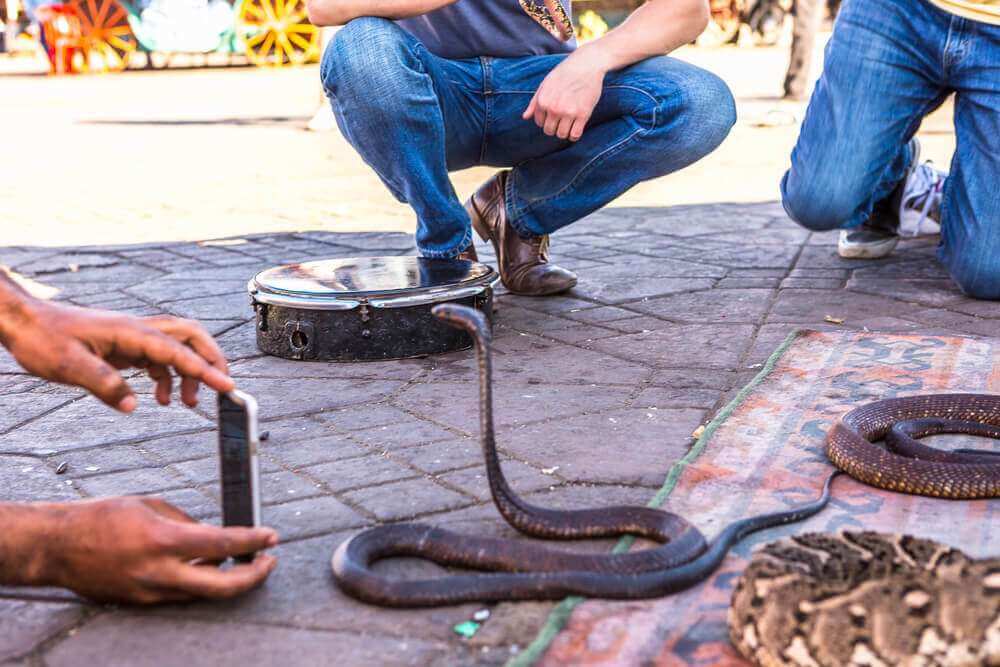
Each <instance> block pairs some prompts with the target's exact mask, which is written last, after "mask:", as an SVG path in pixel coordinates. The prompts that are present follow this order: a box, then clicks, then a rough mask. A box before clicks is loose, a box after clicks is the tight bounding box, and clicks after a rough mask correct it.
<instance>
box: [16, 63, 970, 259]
mask: <svg viewBox="0 0 1000 667" xmlns="http://www.w3.org/2000/svg"><path fill="white" fill-rule="evenodd" d="M678 57H681V58H683V59H685V60H689V61H690V62H693V63H695V64H698V65H700V66H702V67H705V68H707V69H710V70H712V71H714V72H716V73H718V74H719V75H720V76H722V77H723V78H724V79H725V80H726V81H727V82H728V83H729V84H730V86H731V87H732V89H733V91H734V94H735V95H736V97H737V100H738V106H739V115H740V120H739V122H738V124H737V126H736V127H735V128H734V129H733V132H732V134H731V135H730V136H729V138H728V139H727V141H726V142H725V143H724V144H723V145H722V146H721V147H720V148H719V149H718V150H717V151H716V152H715V153H713V154H712V155H710V156H709V157H708V158H706V159H705V160H702V161H701V162H699V163H698V164H696V165H693V166H692V167H689V168H688V169H685V170H683V171H681V172H679V173H677V174H673V175H670V176H667V177H664V178H660V179H657V180H655V181H651V182H648V183H644V184H642V185H640V186H638V187H636V188H634V189H633V190H632V191H630V192H628V193H626V194H625V195H624V196H623V197H621V198H620V199H618V200H617V201H616V202H614V204H613V206H671V205H676V204H693V203H707V202H758V201H770V200H775V199H777V198H778V182H779V179H780V177H781V174H782V173H783V172H784V170H785V169H786V168H787V163H788V155H789V152H790V151H791V148H792V146H793V144H794V141H795V137H796V134H797V122H798V120H799V119H800V118H801V115H802V113H803V110H804V105H801V104H789V103H784V102H780V101H779V100H778V99H777V95H778V94H779V93H780V84H781V80H782V77H783V74H784V67H785V65H786V62H787V51H786V49H783V48H758V49H747V48H743V49H737V48H735V47H723V48H714V49H707V48H694V47H687V48H684V49H681V50H680V51H679V52H678ZM317 77H318V75H317V68H316V67H309V68H303V69H290V70H280V71H278V70H260V69H254V68H235V69H202V70H183V71H166V72H142V71H139V72H129V73H125V74H120V75H109V76H80V77H63V78H53V77H44V76H23V75H19V76H6V77H0V88H2V91H3V92H2V93H0V95H2V97H3V100H4V103H3V106H2V108H0V136H3V150H4V155H5V159H4V161H3V166H2V167H0V201H3V216H4V224H3V228H2V230H0V244H3V245H31V246H67V245H95V244H97V245H99V244H111V243H147V242H163V241H181V240H197V239H205V238H222V237H228V236H237V235H240V234H251V233H258V232H275V231H294V230H307V229H324V230H330V231H366V230H395V231H407V232H409V231H412V230H413V216H412V213H411V212H410V210H409V209H408V207H406V206H404V205H401V204H399V203H398V202H396V201H395V200H394V199H393V198H392V197H391V196H390V195H389V194H388V192H387V191H386V190H385V188H384V187H383V186H382V184H381V183H380V182H379V180H378V178H377V177H376V176H375V175H374V173H373V172H372V171H371V170H370V169H369V168H368V167H367V166H366V165H365V164H364V163H363V162H362V161H361V160H360V158H359V157H358V156H357V155H356V154H355V153H354V151H353V149H352V148H351V147H350V146H349V145H348V144H347V143H346V142H345V141H344V140H343V139H342V138H341V137H340V135H339V133H338V132H336V131H334V132H328V133H321V134H317V133H312V132H308V131H306V130H304V126H305V124H306V122H307V121H308V119H309V118H310V117H311V116H312V114H313V112H314V111H315V110H316V108H317V107H318V105H319V104H320V103H321V95H320V90H319V86H318V81H317ZM931 126H932V127H931V128H930V130H931V132H930V133H927V134H925V155H927V156H928V157H933V158H935V159H936V161H937V162H939V163H941V164H947V161H948V158H949V156H950V153H951V151H952V147H953V140H952V136H951V132H950V120H949V116H948V113H941V114H938V115H937V116H935V118H934V119H933V120H932V121H931ZM925 129H927V128H925ZM831 168H836V165H831ZM491 173H492V169H487V168H477V169H470V170H465V171H462V172H458V173H456V174H454V182H455V188H456V191H457V192H458V194H459V196H460V197H462V198H463V199H464V198H465V197H466V196H467V195H468V194H469V193H471V192H472V191H473V190H474V189H475V188H476V187H477V185H478V184H479V183H480V182H482V181H483V180H485V179H486V178H487V177H488V176H489V175H490V174H491Z"/></svg>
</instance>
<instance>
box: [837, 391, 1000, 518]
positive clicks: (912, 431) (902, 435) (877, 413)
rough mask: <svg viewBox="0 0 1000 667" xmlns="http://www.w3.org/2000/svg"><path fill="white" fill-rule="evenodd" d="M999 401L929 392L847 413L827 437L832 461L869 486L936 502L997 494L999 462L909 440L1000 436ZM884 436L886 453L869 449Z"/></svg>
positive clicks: (999, 489)
mask: <svg viewBox="0 0 1000 667" xmlns="http://www.w3.org/2000/svg"><path fill="white" fill-rule="evenodd" d="M998 427H1000V396H990V395H987V394H929V395H925V396H908V397H905V398H890V399H886V400H883V401H876V402H874V403H869V404H867V405H863V406H861V407H859V408H855V409H854V410H851V411H850V412H848V413H847V414H846V415H844V416H843V418H842V419H841V420H840V421H839V422H837V423H836V424H835V425H834V426H833V428H832V429H830V433H829V435H828V436H827V440H826V454H827V457H828V458H829V459H830V461H831V462H832V463H833V464H834V465H835V466H837V467H838V468H840V469H841V470H843V471H844V472H846V473H847V474H849V475H850V476H851V477H854V478H855V479H857V480H859V481H861V482H864V483H865V484H868V485H870V486H875V487H879V488H882V489H887V490H889V491H899V492H902V493H912V494H918V495H924V496H936V497H939V498H957V499H973V498H997V497H1000V457H998V456H997V455H996V454H992V453H988V452H973V451H970V450H965V449H961V450H955V451H952V452H946V451H940V450H937V449H934V448H932V447H928V446H926V445H922V444H920V443H919V442H917V441H916V439H915V438H919V437H923V436H925V435H933V434H937V433H966V434H970V435H979V436H985V437H990V438H996V437H998V435H1000V428H998ZM882 438H885V439H886V445H887V447H886V448H882V447H879V446H878V445H876V444H874V443H876V442H877V441H879V440H881V439H882Z"/></svg>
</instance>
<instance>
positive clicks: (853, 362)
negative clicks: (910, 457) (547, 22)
mask: <svg viewBox="0 0 1000 667" xmlns="http://www.w3.org/2000/svg"><path fill="white" fill-rule="evenodd" d="M941 391H963V392H981V393H1000V341H995V340H988V339H972V338H959V337H941V336H902V335H888V334H871V333H868V334H863V333H854V332H836V333H819V332H798V333H796V334H793V335H792V336H790V337H789V338H788V340H786V341H785V343H784V344H783V345H782V346H781V347H780V348H779V349H778V350H777V351H775V353H774V354H773V355H772V357H771V358H770V360H769V361H768V362H767V364H765V366H764V368H763V369H762V370H761V372H760V374H759V375H758V376H757V377H756V378H755V379H754V380H753V382H751V383H750V384H749V385H748V386H747V387H746V388H744V389H743V391H742V392H740V394H739V395H738V396H737V397H736V398H735V399H734V400H733V401H732V403H730V404H729V405H728V406H727V407H726V408H725V409H724V410H723V411H722V412H720V413H719V415H718V416H717V417H716V418H715V420H714V421H713V422H712V423H711V424H709V426H708V428H706V430H705V432H704V434H703V435H702V436H701V437H700V438H699V440H698V441H697V442H696V443H695V445H694V446H693V447H692V449H691V451H690V452H689V453H688V455H687V456H685V457H684V459H682V460H681V461H679V462H678V463H677V464H676V465H675V466H674V467H673V468H672V469H671V470H670V472H669V474H668V476H667V479H666V481H665V482H664V485H663V488H662V489H661V490H660V492H659V493H658V494H657V495H656V497H655V498H653V499H652V500H651V502H650V505H651V506H656V507H663V508H664V509H668V510H670V511H673V512H676V513H678V514H680V515H682V516H684V517H686V518H687V519H689V520H690V521H691V522H692V523H694V524H695V525H696V526H698V527H699V528H700V529H701V530H702V531H703V532H704V533H705V534H706V536H708V537H709V539H711V537H712V536H714V535H715V534H716V533H717V532H719V530H720V529H721V528H722V527H723V526H725V525H726V524H728V523H730V522H731V521H733V520H735V519H738V518H742V517H746V516H749V515H753V514H759V513H764V512H770V511H774V510H777V509H781V508H785V507H788V506H790V505H795V504H798V503H801V502H803V501H806V500H809V499H812V498H815V497H816V496H817V495H818V494H819V491H820V488H821V486H822V482H823V480H824V479H825V477H826V476H827V474H828V473H829V472H830V470H831V467H830V465H829V463H828V462H827V460H826V457H825V455H824V453H823V438H824V434H825V432H826V429H827V428H828V427H829V426H830V424H831V423H833V422H834V421H835V420H836V419H837V418H839V417H840V415H842V414H843V413H844V412H846V411H847V410H849V409H851V408H852V407H854V406H857V405H860V404H862V403H866V402H869V401H872V400H877V399H881V398H889V397H893V396H907V395H912V394H921V393H931V392H941ZM939 437H945V438H947V437H950V436H939ZM998 522H1000V500H985V501H974V502H968V501H949V500H935V499H931V498H922V497H918V496H907V495H901V494H893V493H889V492H885V491H880V490H876V489H872V488H870V487H867V486H864V485H862V484H859V483H857V482H855V481H854V480H853V479H849V478H847V477H843V476H842V477H840V478H838V479H837V480H836V481H835V482H834V488H833V500H832V501H831V503H830V505H829V506H828V507H827V508H826V509H825V510H824V511H823V512H821V513H820V514H819V515H818V516H816V517H813V518H812V519H810V520H808V521H806V522H804V523H800V524H796V525H792V526H786V527H781V528H776V529H772V530H768V531H764V532H762V533H758V534H756V535H753V536H751V537H750V538H748V539H747V540H744V541H743V542H742V543H740V544H739V545H737V547H736V548H735V549H734V550H733V551H732V552H731V553H730V554H729V557H728V558H727V559H726V560H725V562H724V563H723V565H722V566H721V567H720V568H719V570H718V571H716V572H715V574H714V575H713V576H711V577H710V578H709V579H707V580H706V581H705V582H703V583H702V584H700V585H698V586H696V587H695V588H692V589H689V590H687V591H685V592H682V593H679V594H676V595H672V596H667V597H664V598H659V599H652V600H640V601H628V602H622V601H608V600H583V599H581V598H568V599H566V600H564V601H563V602H562V603H560V604H559V605H558V606H557V607H556V609H555V610H554V611H553V613H552V615H551V616H550V618H549V619H548V622H547V623H546V625H545V626H544V627H543V628H542V630H541V633H540V634H539V636H538V637H537V638H535V640H534V642H533V643H532V644H531V645H529V646H528V647H527V648H526V649H525V650H524V651H523V652H522V653H521V655H519V656H518V657H517V658H515V659H513V660H512V661H511V662H510V663H509V665H510V667H513V666H515V665H529V664H539V665H616V666H618V665H669V666H673V665H706V666H707V665H713V666H715V665H722V666H726V665H733V666H735V665H746V664H747V663H746V662H744V661H743V660H742V659H741V658H740V657H739V655H738V654H737V653H736V651H735V650H734V649H733V648H732V647H731V646H730V644H729V640H728V630H727V627H726V613H727V610H728V606H729V600H730V596H731V595H732V589H733V586H734V584H735V582H736V579H737V578H738V576H739V574H740V572H741V571H742V570H743V568H744V567H745V566H746V564H747V562H748V559H749V557H750V554H751V553H752V552H753V551H754V549H755V548H756V547H758V546H760V545H761V544H764V543H766V542H770V541H773V540H776V539H778V538H780V537H784V536H786V535H790V534H793V533H797V532H806V531H835V530H840V529H870V530H878V531H884V532H905V533H910V534H913V535H919V536H922V537H928V538H931V539H936V540H940V541H942V542H945V543H947V544H951V545H953V546H957V547H959V548H961V549H963V550H964V551H966V552H967V553H969V554H970V555H972V556H978V557H982V556H987V555H994V556H995V555H997V554H1000V531H997V530H993V531H992V534H991V533H990V529H989V527H990V525H991V524H992V525H994V526H996V525H1000V524H998ZM630 544H631V542H630V541H629V540H627V539H626V540H623V542H622V543H621V544H619V546H618V548H619V549H625V548H628V546H630Z"/></svg>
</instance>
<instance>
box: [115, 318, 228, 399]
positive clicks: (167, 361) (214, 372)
mask: <svg viewBox="0 0 1000 667" xmlns="http://www.w3.org/2000/svg"><path fill="white" fill-rule="evenodd" d="M116 343H118V344H119V345H121V347H122V348H123V352H124V353H125V354H127V355H129V356H132V357H133V358H142V359H147V360H148V361H150V362H152V363H154V364H160V365H164V366H169V367H170V368H172V369H174V370H175V371H176V372H177V374H178V375H182V376H186V377H193V378H196V379H199V380H201V381H203V382H204V383H205V384H207V385H208V386H210V387H212V388H213V389H216V390H217V391H229V390H231V389H232V388H233V387H234V386H235V385H234V383H233V380H232V378H230V377H229V376H228V375H226V374H225V373H223V372H222V371H220V370H219V369H218V368H215V367H214V366H212V365H211V364H209V363H208V362H207V361H206V360H205V359H203V358H202V357H200V356H199V355H198V354H196V353H195V352H194V351H193V350H192V349H191V348H189V347H188V346H186V345H183V344H182V343H179V342H177V341H176V340H175V339H173V338H171V337H170V336H168V335H167V334H164V333H162V332H160V331H158V330H156V329H153V328H147V327H130V328H128V329H126V330H124V331H122V332H121V334H120V337H119V338H118V339H117V340H116Z"/></svg>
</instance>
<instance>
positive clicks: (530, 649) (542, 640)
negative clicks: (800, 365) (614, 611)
mask: <svg viewBox="0 0 1000 667" xmlns="http://www.w3.org/2000/svg"><path fill="white" fill-rule="evenodd" d="M801 334H802V331H801V330H798V329H797V330H795V331H793V332H792V333H790V334H788V336H787V337H786V338H785V340H784V341H783V342H782V343H781V345H779V346H778V348H777V349H776V350H775V351H774V352H772V353H771V356H770V357H768V359H767V361H766V362H765V363H764V367H763V368H761V369H760V372H759V373H757V375H755V376H754V378H753V379H752V380H750V382H749V383H747V385H746V386H745V387H743V388H742V389H740V392H739V393H738V394H736V396H735V397H733V400H731V401H729V403H727V404H726V407H724V408H722V410H721V411H719V413H718V414H717V415H715V418H714V419H712V421H711V422H709V424H708V426H706V427H705V432H704V433H702V434H701V437H699V438H698V441H697V442H695V443H694V446H693V447H691V449H690V450H688V453H687V454H685V455H684V456H683V457H682V458H681V459H680V460H679V461H677V463H675V464H674V465H673V466H671V467H670V471H669V472H668V473H667V478H666V479H665V480H663V486H661V487H660V490H659V491H657V492H656V495H655V496H653V498H652V500H650V501H649V502H648V503H647V504H646V506H647V507H660V506H661V505H663V503H664V502H666V500H667V498H668V497H669V496H670V494H671V492H673V490H674V487H676V486H677V482H678V481H680V478H681V473H683V472H684V469H685V468H687V466H688V465H689V464H691V463H692V462H694V461H695V460H697V458H698V457H699V456H701V453H702V452H703V451H705V448H706V447H707V446H708V442H709V440H711V439H712V436H713V435H714V434H715V432H716V431H717V430H719V427H720V426H722V425H723V424H724V423H725V422H726V420H727V419H729V417H730V416H731V415H732V414H733V412H734V411H735V410H736V408H738V407H739V406H740V405H741V404H742V403H743V401H745V400H746V397H747V396H748V395H749V394H750V392H751V391H753V390H754V389H755V388H756V387H757V385H759V384H760V383H761V382H763V381H764V380H765V379H766V378H767V376H768V375H770V374H771V371H772V370H774V367H775V365H776V364H777V363H778V360H779V359H781V357H782V356H783V355H784V354H785V352H786V351H787V350H788V348H789V347H791V346H792V343H794V342H795V339H796V338H798V337H799V336H800V335H801ZM633 542H635V538H634V537H632V536H631V535H627V536H625V537H623V538H621V539H620V540H618V544H616V545H615V548H614V549H612V552H613V553H620V552H623V551H628V549H629V548H630V547H631V546H632V543H633ZM586 599H587V598H585V597H582V596H572V597H568V598H566V599H564V600H563V601H562V602H560V603H559V604H557V605H556V606H555V608H554V609H553V610H552V612H551V613H550V614H549V617H548V618H547V619H546V620H545V624H544V625H542V629H541V630H539V632H538V635H537V636H536V637H535V639H534V640H533V641H532V642H531V643H530V644H529V645H528V646H527V647H525V649H524V650H523V651H521V652H520V653H518V654H517V655H516V656H514V657H512V658H511V659H510V660H508V661H507V663H506V665H505V666H504V667H530V666H531V665H533V664H535V662H536V661H537V660H538V659H539V658H540V657H541V656H542V654H543V653H544V652H545V650H546V649H547V648H548V647H549V644H551V643H552V640H554V639H555V638H556V635H557V634H559V631H560V630H562V629H563V628H564V627H566V623H567V622H568V621H569V617H570V614H572V613H573V609H575V608H576V606H577V605H578V604H580V603H581V602H583V601H584V600H586Z"/></svg>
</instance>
